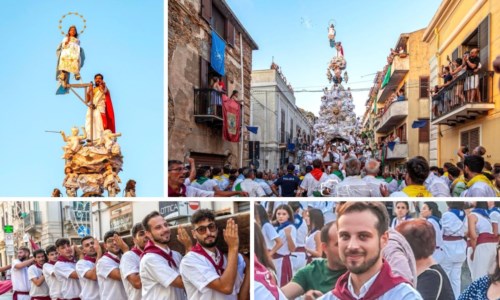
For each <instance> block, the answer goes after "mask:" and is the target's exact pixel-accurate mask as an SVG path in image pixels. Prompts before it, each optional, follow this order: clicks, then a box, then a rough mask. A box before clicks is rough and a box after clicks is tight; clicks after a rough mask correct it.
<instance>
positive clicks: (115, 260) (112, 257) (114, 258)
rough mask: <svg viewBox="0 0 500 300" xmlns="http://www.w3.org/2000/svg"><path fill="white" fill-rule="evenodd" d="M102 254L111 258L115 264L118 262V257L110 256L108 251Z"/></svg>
mask: <svg viewBox="0 0 500 300" xmlns="http://www.w3.org/2000/svg"><path fill="white" fill-rule="evenodd" d="M104 256H106V257H109V258H110V259H112V260H113V261H114V262H115V263H117V264H120V259H119V258H116V257H114V256H112V255H111V254H109V253H108V252H106V253H104Z"/></svg>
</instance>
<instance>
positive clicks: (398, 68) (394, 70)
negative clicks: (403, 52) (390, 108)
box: [377, 56, 410, 103]
mask: <svg viewBox="0 0 500 300" xmlns="http://www.w3.org/2000/svg"><path fill="white" fill-rule="evenodd" d="M409 70H410V58H409V57H408V56H405V57H399V56H395V57H394V60H393V61H392V66H391V69H390V70H387V72H389V71H390V72H391V77H390V79H389V82H388V83H387V85H386V86H385V87H384V89H381V90H379V92H378V95H377V102H378V103H384V102H385V101H386V100H387V98H388V97H389V96H390V95H391V94H392V93H394V91H395V90H396V89H397V88H398V86H399V84H400V83H401V81H403V79H404V78H405V76H406V74H407V73H408V71H409Z"/></svg>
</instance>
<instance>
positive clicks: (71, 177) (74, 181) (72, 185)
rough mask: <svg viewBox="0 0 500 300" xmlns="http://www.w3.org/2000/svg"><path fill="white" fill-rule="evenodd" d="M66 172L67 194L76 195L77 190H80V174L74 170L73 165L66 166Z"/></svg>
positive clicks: (64, 181) (65, 185)
mask: <svg viewBox="0 0 500 300" xmlns="http://www.w3.org/2000/svg"><path fill="white" fill-rule="evenodd" d="M64 174H66V176H65V177H64V180H63V186H64V187H65V188H66V195H68V197H76V191H77V190H78V187H79V185H78V174H76V173H75V172H73V169H72V168H71V167H66V168H64Z"/></svg>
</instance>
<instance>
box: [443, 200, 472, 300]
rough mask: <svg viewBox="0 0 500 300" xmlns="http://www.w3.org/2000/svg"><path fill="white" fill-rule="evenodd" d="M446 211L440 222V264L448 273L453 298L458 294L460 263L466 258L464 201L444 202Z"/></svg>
mask: <svg viewBox="0 0 500 300" xmlns="http://www.w3.org/2000/svg"><path fill="white" fill-rule="evenodd" d="M446 204H447V205H448V211H446V212H445V213H443V217H442V218H441V224H442V225H443V252H444V257H443V260H442V261H441V263H440V265H441V266H442V267H443V270H444V271H445V272H446V275H448V278H449V279H450V282H451V286H452V288H453V293H454V294H455V298H458V296H459V295H460V283H461V280H460V275H461V274H462V265H463V263H464V261H465V259H466V254H465V252H466V250H467V244H466V243H465V238H464V237H465V233H466V231H467V225H466V222H467V219H466V214H465V211H464V205H465V203H464V202H458V201H450V202H446Z"/></svg>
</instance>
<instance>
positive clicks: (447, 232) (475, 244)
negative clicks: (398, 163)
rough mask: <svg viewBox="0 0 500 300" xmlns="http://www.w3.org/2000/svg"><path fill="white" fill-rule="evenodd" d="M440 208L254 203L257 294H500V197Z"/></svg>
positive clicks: (334, 296) (351, 296)
mask: <svg viewBox="0 0 500 300" xmlns="http://www.w3.org/2000/svg"><path fill="white" fill-rule="evenodd" d="M446 204H447V210H446V211H445V212H443V213H442V212H441V211H440V210H439V205H438V204H437V203H436V202H432V201H427V202H408V201H396V202H328V201H311V202H307V201H301V202H299V201H290V202H260V203H258V204H255V228H254V232H255V234H254V241H255V243H254V245H255V248H254V254H255V261H254V265H255V267H254V280H255V286H254V295H255V298H256V299H296V298H301V299H306V300H308V299H318V298H320V299H379V300H380V299H381V300H383V299H411V300H415V299H439V300H445V299H460V300H466V299H467V300H468V299H484V300H486V299H498V298H499V297H500V289H499V286H500V261H499V253H500V243H499V241H500V237H499V231H498V224H499V222H500V202H486V201H477V202H456V201H452V202H446ZM391 219H392V220H391ZM464 264H465V265H466V268H467V269H468V270H470V277H471V280H469V282H471V283H470V284H465V283H464V281H461V277H463V276H468V275H467V272H463V271H462V266H463V265H464ZM465 282H467V280H465Z"/></svg>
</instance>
